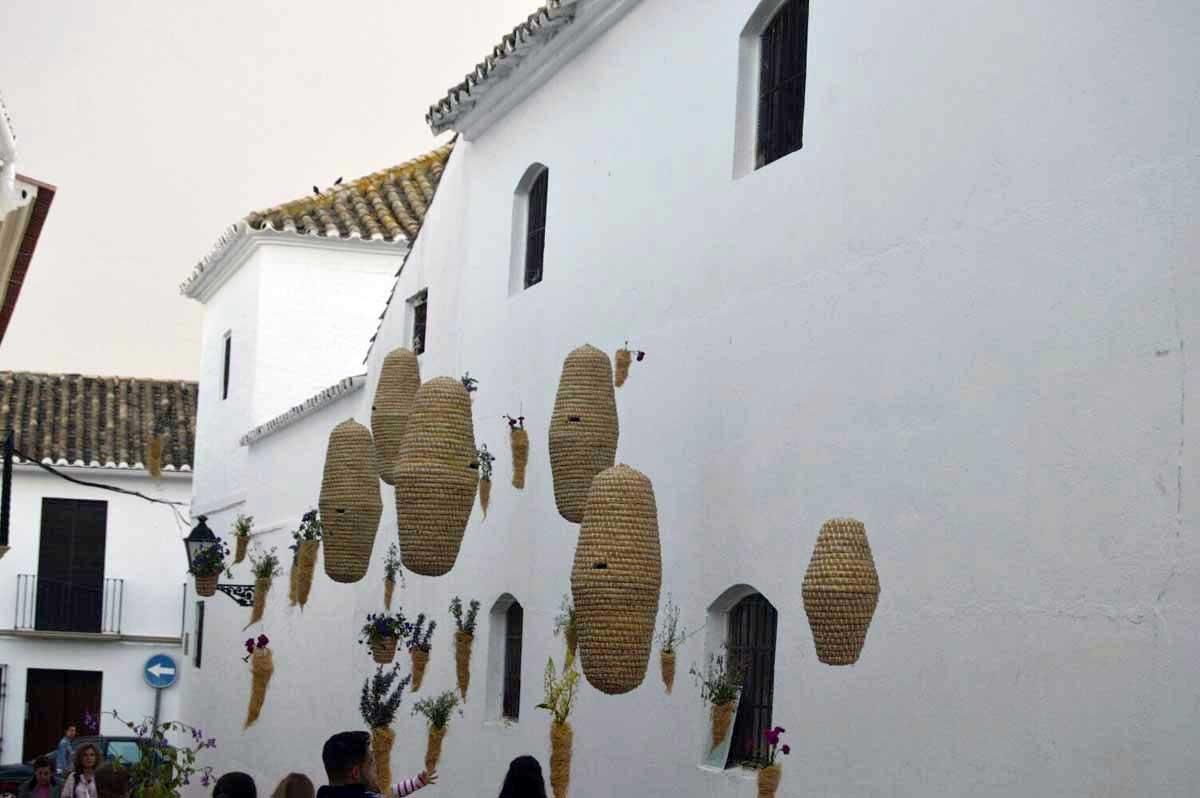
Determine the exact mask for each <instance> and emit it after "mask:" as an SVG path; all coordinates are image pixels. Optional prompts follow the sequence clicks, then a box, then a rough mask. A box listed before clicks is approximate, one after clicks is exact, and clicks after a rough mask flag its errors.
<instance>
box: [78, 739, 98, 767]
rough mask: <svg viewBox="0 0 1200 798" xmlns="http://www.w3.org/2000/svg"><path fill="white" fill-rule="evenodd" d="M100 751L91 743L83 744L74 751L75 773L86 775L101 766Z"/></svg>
mask: <svg viewBox="0 0 1200 798" xmlns="http://www.w3.org/2000/svg"><path fill="white" fill-rule="evenodd" d="M101 764H102V763H101V758H100V749H99V748H97V747H96V746H94V745H92V744H91V743H84V744H83V745H81V746H79V747H78V748H76V749H75V772H76V773H87V772H90V771H93V770H95V769H96V768H98V767H100V765H101Z"/></svg>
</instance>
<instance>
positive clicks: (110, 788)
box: [96, 762, 129, 798]
mask: <svg viewBox="0 0 1200 798" xmlns="http://www.w3.org/2000/svg"><path fill="white" fill-rule="evenodd" d="M96 795H97V798H128V796H129V771H128V770H126V769H125V768H122V767H117V766H116V765H114V764H113V763H112V762H105V763H104V764H103V765H101V766H100V767H98V768H96Z"/></svg>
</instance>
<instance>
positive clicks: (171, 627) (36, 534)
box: [0, 466, 192, 763]
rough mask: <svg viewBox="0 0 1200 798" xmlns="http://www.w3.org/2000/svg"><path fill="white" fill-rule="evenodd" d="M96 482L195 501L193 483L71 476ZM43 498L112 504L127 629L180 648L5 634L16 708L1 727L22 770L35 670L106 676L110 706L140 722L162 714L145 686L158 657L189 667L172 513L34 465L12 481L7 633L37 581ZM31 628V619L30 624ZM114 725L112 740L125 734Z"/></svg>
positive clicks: (1, 596)
mask: <svg viewBox="0 0 1200 798" xmlns="http://www.w3.org/2000/svg"><path fill="white" fill-rule="evenodd" d="M64 471H67V472H69V473H70V474H71V475H73V476H75V477H77V478H79V479H83V480H87V481H90V482H99V483H103V484H108V485H114V486H118V487H123V488H125V489H127V490H135V491H138V492H140V493H143V494H145V495H147V496H151V497H154V498H160V499H166V500H169V501H180V502H186V501H187V500H188V498H189V497H190V494H191V489H192V485H191V477H190V475H186V474H171V473H169V472H168V473H166V474H164V476H163V478H162V479H161V480H152V479H150V478H149V477H148V476H147V475H146V474H145V472H142V471H128V472H126V471H116V470H109V469H95V468H92V469H70V468H67V469H64ZM43 498H61V499H94V500H101V501H104V502H107V504H108V518H107V526H106V534H105V551H104V576H105V577H106V578H109V579H122V580H124V586H123V606H122V608H121V612H120V619H121V623H120V630H121V633H122V635H124V636H135V637H143V638H145V637H150V638H170V639H173V642H169V641H167V640H160V641H154V642H145V641H130V640H80V639H63V640H57V639H56V640H44V639H30V638H28V637H15V636H12V635H10V634H4V635H0V664H4V665H7V666H8V669H7V671H8V672H7V679H8V685H7V689H8V692H7V699H6V706H5V713H4V717H3V719H2V723H3V725H2V734H3V750H2V751H0V761H3V762H5V763H8V762H16V761H19V760H20V758H21V753H22V746H23V744H24V728H25V725H24V718H25V699H26V696H25V692H26V675H27V674H26V671H27V669H29V668H47V669H63V670H86V671H101V672H102V673H103V674H104V676H103V684H102V692H101V707H102V709H103V710H105V711H109V710H114V709H115V710H117V711H118V712H119V713H120V714H121V715H122V716H123V717H126V718H131V719H133V720H140V719H141V718H142V717H149V716H151V715H153V713H154V691H153V690H152V689H151V688H149V687H147V686H146V683H145V681H144V680H143V677H142V665H143V664H144V663H145V661H146V660H147V659H148V658H149V657H150V656H152V655H154V654H157V653H160V652H161V653H166V654H169V655H170V656H172V657H174V658H176V660H178V661H179V662H180V664H181V665H182V664H183V660H184V657H183V649H182V646H181V644H180V640H179V638H180V633H181V629H182V625H183V601H184V593H183V589H184V579H185V574H186V570H185V565H186V560H185V558H184V553H183V545H182V543H181V541H182V539H183V537H184V536H185V535H186V534H187V531H186V530H185V529H181V528H180V527H179V525H178V524H177V523H176V521H175V518H174V515H173V514H172V512H171V510H170V508H169V507H166V506H164V505H158V504H152V503H150V502H146V501H143V500H141V499H137V498H134V497H127V496H122V495H120V494H117V493H113V492H110V491H103V490H98V489H95V488H89V487H84V486H80V485H75V484H72V483H70V482H66V481H64V480H61V479H58V478H57V477H53V476H51V475H49V474H46V473H44V472H42V471H40V470H37V469H35V468H34V467H32V466H17V467H16V468H15V470H14V475H13V499H12V521H11V529H10V542H11V545H12V550H11V551H9V552H8V554H7V555H5V557H4V559H3V560H0V584H3V586H4V589H3V590H0V629H3V630H5V631H7V630H11V629H13V627H14V625H15V622H16V618H17V609H18V608H17V606H16V605H17V592H18V579H17V576H18V574H37V573H38V551H39V545H40V544H39V539H40V531H41V513H42V499H43ZM28 617H29V618H30V619H32V617H33V616H32V612H30V614H29V616H28ZM178 696H179V691H178V689H170V690H167V691H165V692H164V694H163V717H164V718H173V717H175V716H176V714H177V711H178V706H179V704H178ZM114 724H115V721H114V720H113V719H112V718H111V717H109V718H107V719H106V720H105V721H104V722H103V724H102V726H101V730H102V732H104V733H112V734H120V733H124V732H125V729H124V727H122V726H119V725H114Z"/></svg>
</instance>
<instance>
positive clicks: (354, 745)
mask: <svg viewBox="0 0 1200 798" xmlns="http://www.w3.org/2000/svg"><path fill="white" fill-rule="evenodd" d="M321 761H322V762H323V763H324V764H325V775H326V776H328V777H329V784H328V786H325V787H322V788H321V789H319V790H317V798H369V796H375V795H378V794H379V788H378V786H376V784H375V762H374V757H373V756H372V754H371V735H370V734H368V733H367V732H365V731H345V732H339V733H338V734H335V735H333V736H332V737H330V738H329V739H328V740H326V741H325V747H324V748H322V749H321Z"/></svg>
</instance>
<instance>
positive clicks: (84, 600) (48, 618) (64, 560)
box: [34, 499, 108, 633]
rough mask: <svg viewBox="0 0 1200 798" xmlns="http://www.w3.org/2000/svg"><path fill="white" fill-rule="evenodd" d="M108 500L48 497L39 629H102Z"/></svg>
mask: <svg viewBox="0 0 1200 798" xmlns="http://www.w3.org/2000/svg"><path fill="white" fill-rule="evenodd" d="M107 525H108V502H102V501H90V500H85V499H42V531H41V539H40V541H39V543H38V575H37V610H36V612H35V616H34V628H35V629H37V630H39V631H54V632H95V633H98V632H100V631H101V617H102V615H103V610H104V545H105V535H106V527H107Z"/></svg>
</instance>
